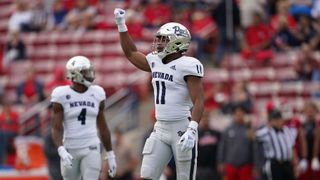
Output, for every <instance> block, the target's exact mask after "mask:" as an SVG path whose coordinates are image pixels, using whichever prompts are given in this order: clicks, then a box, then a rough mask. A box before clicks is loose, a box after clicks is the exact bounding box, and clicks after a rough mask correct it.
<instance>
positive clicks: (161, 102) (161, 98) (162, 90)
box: [156, 81, 166, 104]
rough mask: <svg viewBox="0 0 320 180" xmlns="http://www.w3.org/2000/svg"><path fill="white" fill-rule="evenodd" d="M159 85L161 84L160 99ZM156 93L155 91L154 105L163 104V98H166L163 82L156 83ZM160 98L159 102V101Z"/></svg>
mask: <svg viewBox="0 0 320 180" xmlns="http://www.w3.org/2000/svg"><path fill="white" fill-rule="evenodd" d="M160 83H161V97H159V96H160ZM156 88H157V89H156V91H157V97H156V104H165V103H166V100H165V96H166V84H165V83H164V81H156ZM159 98H160V101H159Z"/></svg>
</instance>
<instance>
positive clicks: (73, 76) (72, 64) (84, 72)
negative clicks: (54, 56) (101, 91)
mask: <svg viewBox="0 0 320 180" xmlns="http://www.w3.org/2000/svg"><path fill="white" fill-rule="evenodd" d="M66 68H67V78H68V79H70V80H71V81H72V82H76V83H79V84H83V85H85V86H87V87H89V86H90V85H91V84H92V82H93V80H94V78H95V74H94V69H93V65H92V64H91V62H90V60H89V59H88V58H86V57H84V56H74V57H72V58H71V59H69V61H68V62H67V65H66Z"/></svg>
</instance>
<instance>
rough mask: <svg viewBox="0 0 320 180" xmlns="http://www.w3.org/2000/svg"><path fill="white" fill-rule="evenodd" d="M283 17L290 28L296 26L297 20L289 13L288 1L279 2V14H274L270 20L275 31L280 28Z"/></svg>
mask: <svg viewBox="0 0 320 180" xmlns="http://www.w3.org/2000/svg"><path fill="white" fill-rule="evenodd" d="M281 19H285V20H286V22H287V23H288V26H289V28H290V29H295V28H296V26H297V23H296V20H295V19H294V17H293V16H291V15H290V14H289V4H288V2H286V1H279V2H277V14H275V15H273V16H272V17H271V20H270V27H271V29H272V30H273V31H276V30H277V29H278V26H279V24H280V22H279V21H281Z"/></svg>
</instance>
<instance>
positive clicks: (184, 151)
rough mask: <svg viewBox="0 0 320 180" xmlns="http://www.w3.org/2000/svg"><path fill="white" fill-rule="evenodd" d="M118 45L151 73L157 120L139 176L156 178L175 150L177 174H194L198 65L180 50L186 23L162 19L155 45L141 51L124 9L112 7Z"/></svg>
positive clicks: (186, 37) (182, 177) (181, 178)
mask: <svg viewBox="0 0 320 180" xmlns="http://www.w3.org/2000/svg"><path fill="white" fill-rule="evenodd" d="M114 14H115V20H116V24H117V26H118V31H119V34H120V42H121V47H122V49H123V51H124V54H125V55H126V57H127V58H128V59H129V61H130V62H131V63H132V64H133V65H135V66H136V67H138V68H139V69H141V70H143V71H147V72H151V73H152V85H153V90H154V103H155V108H156V119H157V122H156V123H155V125H154V130H153V132H152V133H151V135H150V137H149V138H148V139H147V140H146V143H145V145H144V148H143V152H142V154H143V160H142V166H141V178H142V179H152V180H158V179H159V177H160V175H161V173H162V171H163V169H164V167H165V165H166V164H167V163H168V162H169V160H170V159H171V157H172V155H173V156H174V159H175V163H176V169H177V179H178V180H186V179H195V172H196V158H197V150H196V149H197V146H196V145H197V138H198V131H197V129H198V123H199V121H200V119H201V116H202V112H203V109H204V100H203V99H204V98H203V88H202V77H203V66H202V64H201V63H200V61H199V60H197V59H195V58H193V57H188V56H185V55H184V53H185V52H186V51H187V50H188V47H189V45H190V41H191V35H190V33H189V31H188V29H187V28H186V27H184V26H183V25H181V24H179V23H173V22H171V23H167V24H164V25H163V26H161V27H160V29H159V30H158V31H157V33H156V37H155V41H154V43H153V45H154V51H153V52H152V53H150V54H148V55H147V56H145V55H144V54H142V53H140V52H139V51H138V50H137V48H136V46H135V45H134V43H133V41H132V40H131V38H130V36H129V34H128V32H127V26H126V24H125V11H124V10H122V9H119V8H116V9H115V10H114Z"/></svg>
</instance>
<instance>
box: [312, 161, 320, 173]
mask: <svg viewBox="0 0 320 180" xmlns="http://www.w3.org/2000/svg"><path fill="white" fill-rule="evenodd" d="M311 169H312V170H314V171H319V170H320V164H319V160H318V158H313V159H312V162H311Z"/></svg>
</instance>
